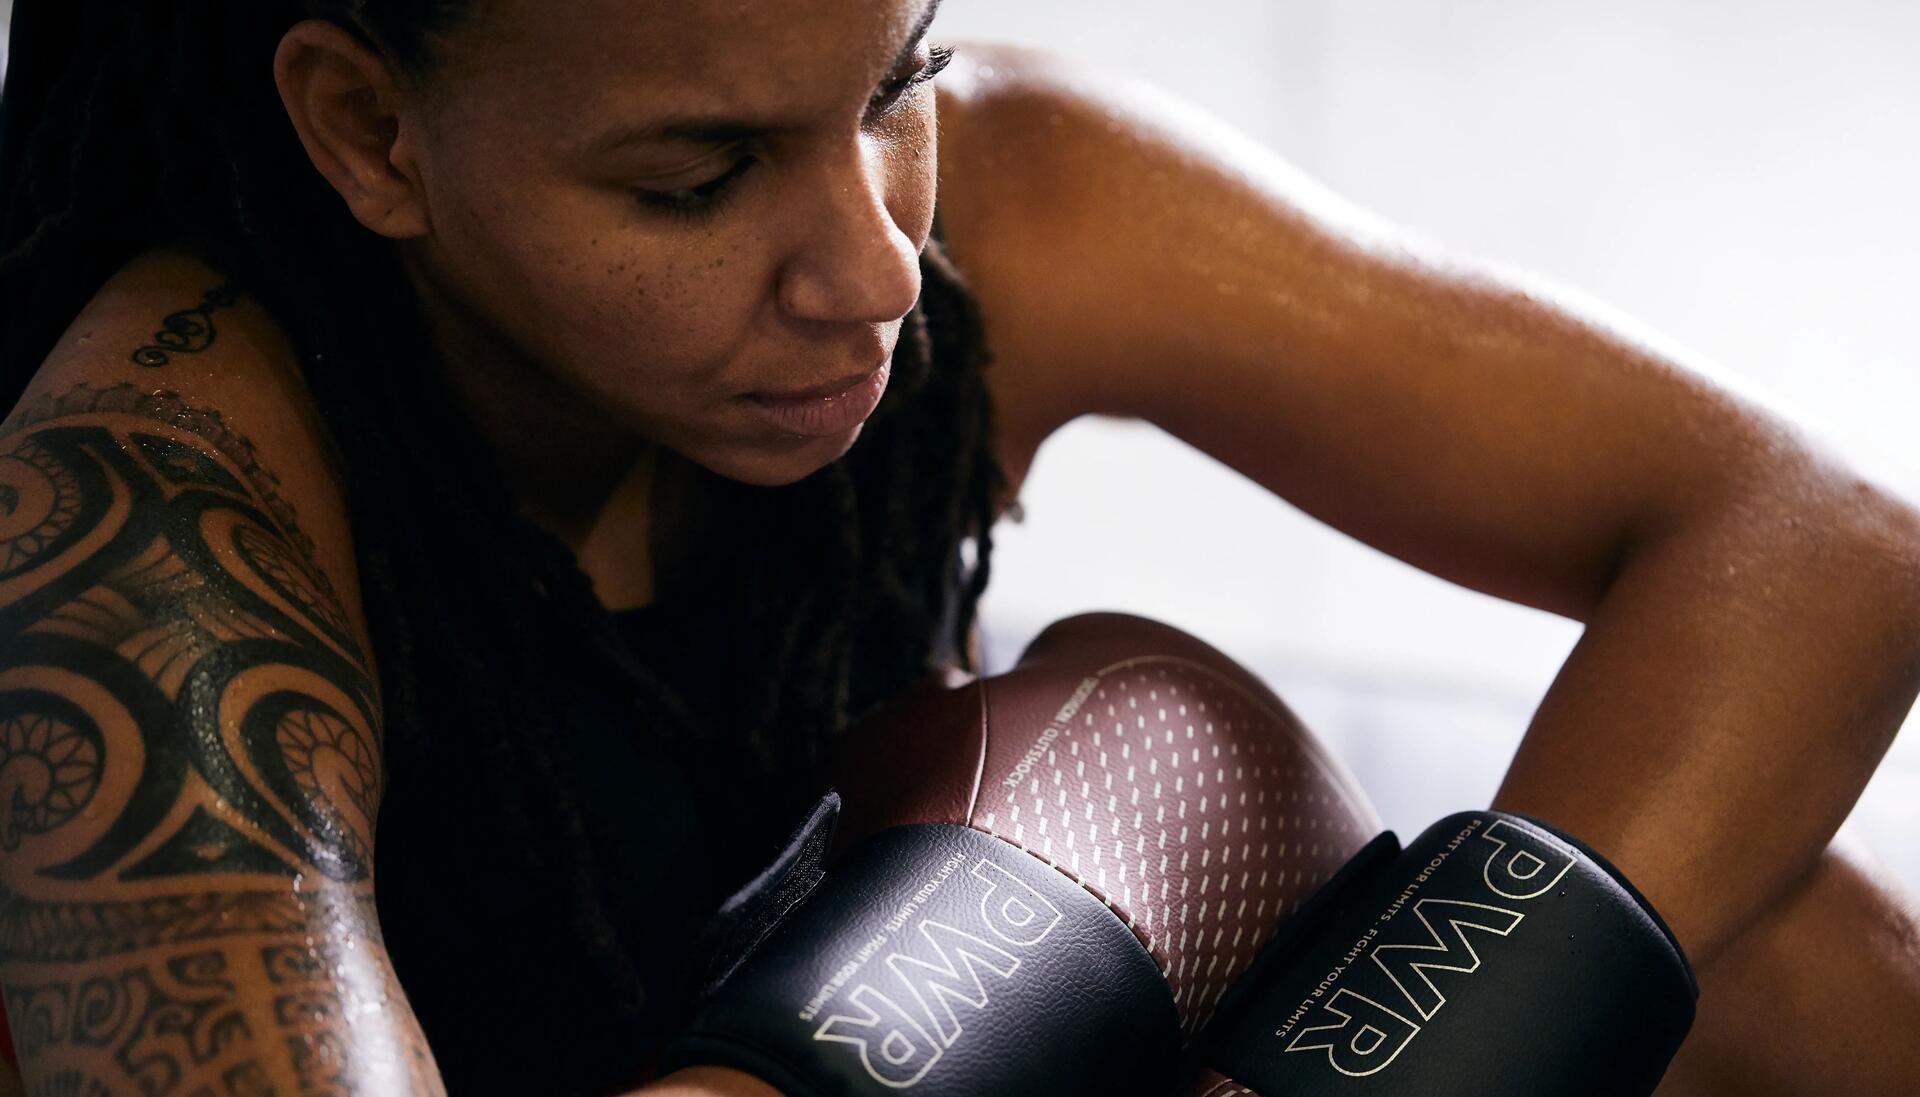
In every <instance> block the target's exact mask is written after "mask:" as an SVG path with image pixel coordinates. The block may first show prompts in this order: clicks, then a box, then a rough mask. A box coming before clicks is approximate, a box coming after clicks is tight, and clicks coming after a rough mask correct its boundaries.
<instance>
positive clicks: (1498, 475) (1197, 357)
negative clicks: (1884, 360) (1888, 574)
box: [942, 48, 1836, 616]
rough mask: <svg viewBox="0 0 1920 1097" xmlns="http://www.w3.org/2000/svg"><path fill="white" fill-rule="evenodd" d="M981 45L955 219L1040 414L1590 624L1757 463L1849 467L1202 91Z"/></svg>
mask: <svg viewBox="0 0 1920 1097" xmlns="http://www.w3.org/2000/svg"><path fill="white" fill-rule="evenodd" d="M965 52H969V51H963V53H965ZM971 52H974V54H975V56H976V59H978V58H980V57H982V56H984V57H985V59H986V60H988V61H990V62H991V69H992V76H991V77H983V76H982V75H981V73H980V72H979V70H978V69H975V70H972V71H969V70H966V69H963V68H961V67H960V66H958V65H956V69H958V70H959V73H958V75H957V77H955V82H954V83H953V84H952V85H951V89H952V90H951V91H950V93H949V98H950V99H951V101H952V103H953V106H952V107H951V109H945V110H944V111H943V118H942V122H943V128H942V140H943V141H947V140H949V135H952V138H953V140H954V141H955V142H956V143H955V145H954V147H951V148H947V149H943V160H944V161H946V162H947V165H948V166H947V167H946V169H945V170H946V174H945V175H944V176H943V186H944V187H945V189H944V190H943V193H942V210H943V216H944V217H945V218H946V219H947V220H948V222H949V224H950V226H951V235H952V237H953V239H954V242H955V260H956V262H957V263H959V265H960V266H961V267H962V268H963V269H964V270H966V271H967V272H968V274H969V277H970V279H971V280H972V282H973V284H974V286H975V287H976V290H977V291H978V292H979V294H980V297H981V309H982V313H983V315H984V316H985V318H986V326H987V332H988V336H989V338H990V339H991V340H993V342H994V344H995V346H996V348H997V351H998V354H999V358H1000V359H1001V366H1002V367H1003V368H1002V369H1001V370H1000V371H999V372H1000V376H999V377H998V378H997V380H996V382H995V383H996V384H998V385H1000V386H1001V390H1002V391H1001V393H1000V394H999V395H1000V396H1001V397H1002V398H1003V399H1004V400H1005V402H1007V403H1009V404H1011V405H1014V406H1016V407H1017V409H1018V410H1017V411H1016V412H1015V413H1014V415H1015V418H1016V419H1020V418H1024V419H1025V420H1027V421H1030V422H1031V423H1032V424H1034V426H1031V427H1029V428H1028V429H1029V430H1030V431H1031V430H1037V431H1041V432H1044V431H1046V430H1050V429H1052V427H1055V426H1058V425H1059V424H1061V423H1064V422H1066V421H1067V420H1069V419H1071V418H1073V417H1074V416H1077V415H1081V414H1087V413H1096V414H1107V415H1118V416H1128V417H1138V418H1142V419H1147V420H1151V421H1152V422H1154V423H1156V424H1157V425H1159V426H1161V427H1163V428H1165V429H1166V430H1168V431H1169V432H1170V433H1172V434H1174V435H1176V436H1178V437H1180V438H1182V439H1184V440H1186V441H1187V442H1189V443H1191V444H1193V445H1194V446H1196V447H1198V448H1200V449H1201V450H1203V451H1205V452H1207V453H1209V454H1211V455H1213V456H1214V457H1216V458H1218V459H1220V460H1221V461H1223V462H1224V463H1226V464H1228V465H1230V466H1231V467H1233V468H1235V469H1237V470H1239V471H1240V472H1242V473H1244V474H1246V475H1247V476H1249V477H1250V478H1252V479H1254V480H1256V481H1257V482H1259V483H1261V484H1263V485H1265V486H1267V487H1268V488H1270V489H1271V490H1273V491H1274V492H1275V493H1277V494H1279V495H1281V496H1282V497H1284V498H1286V499H1287V500H1289V501H1290V502H1292V503H1294V504H1295V505H1297V506H1299V507H1301V508H1302V509H1304V510H1306V511H1307V512H1309V513H1312V514H1314V515H1315V516H1316V517H1318V518H1320V519H1322V520H1323V521H1326V522H1327V523H1329V524H1330V525H1333V526H1335V527H1337V528H1339V529H1342V530H1344V531H1346V532H1347V533H1349V534H1351V535H1353V536H1355V537H1357V538H1359V539H1360V540H1362V541H1365V542H1367V543H1369V544H1372V545H1374V546H1375V547H1377V548H1380V549H1382V550H1384V551H1386V552H1389V553H1391V554H1393V555H1395V556H1398V557H1400V558H1401V559H1404V560H1407V561H1409V562H1411V563H1414V564H1416V565H1418V566H1421V567H1423V568H1425V569H1427V570H1429V571H1431V572H1434V573H1436V574H1439V575H1442V576H1445V577H1447V578H1450V579H1453V580H1455V581H1458V582H1461V583H1464V584H1467V585H1470V586H1474V587H1476V588H1478V589H1481V590H1485V591H1488V592H1490V593H1495V594H1499V595H1502V596H1504V597H1508V598H1511V599H1514V600H1516V601H1522V602H1527V603H1529V604H1532V605H1536V606H1542V607H1545V608H1549V609H1553V610H1556V611H1558V612H1562V613H1567V614H1569V615H1574V616H1582V615H1584V611H1585V610H1586V609H1587V608H1588V607H1589V606H1590V605H1591V604H1592V602H1593V601H1594V599H1596V598H1597V596H1598V595H1599V593H1600V592H1601V591H1602V590H1603V589H1604V587H1605V584H1606V583H1607V581H1608V580H1609V578H1610V575H1611V572H1612V569H1613V567H1614V566H1615V564H1616V563H1617V559H1618V558H1619V556H1620V554H1621V553H1622V551H1623V550H1624V549H1625V547H1626V546H1627V544H1629V543H1630V542H1631V541H1632V540H1634V539H1635V538H1639V537H1646V536H1650V535H1651V533H1652V532H1653V531H1656V530H1658V529H1661V528H1664V527H1665V526H1666V525H1667V524H1669V523H1673V522H1675V521H1677V520H1679V519H1681V518H1683V517H1684V516H1685V515H1686V514H1687V513H1689V512H1698V511H1700V510H1702V509H1705V508H1711V507H1714V506H1716V505H1719V504H1720V503H1721V502H1722V501H1725V500H1729V499H1731V498H1732V497H1733V496H1734V495H1735V494H1737V493H1738V492H1740V491H1742V490H1746V489H1747V488H1749V487H1750V486H1751V484H1752V481H1753V480H1754V479H1755V478H1756V477H1761V478H1764V477H1776V478H1777V477H1789V478H1790V477H1822V476H1831V475H1835V474H1836V473H1835V472H1834V469H1835V467H1836V466H1830V465H1829V466H1819V464H1818V463H1817V462H1809V461H1808V460H1807V456H1808V454H1809V450H1808V449H1807V448H1806V447H1805V446H1804V444H1803V443H1802V442H1801V441H1800V440H1798V438H1797V437H1796V435H1797V434H1798V431H1797V428H1794V427H1793V426H1792V425H1791V424H1790V423H1789V421H1788V420H1786V419H1784V418H1782V417H1780V416H1778V415H1775V414H1769V413H1767V412H1763V411H1762V410H1761V404H1760V402H1759V401H1756V400H1753V399H1750V398H1746V397H1743V396H1741V395H1739V394H1738V393H1737V392H1736V390H1735V388H1734V386H1733V385H1732V384H1730V383H1729V382H1728V381H1727V380H1726V379H1725V378H1724V377H1716V376H1713V375H1712V374H1711V372H1710V370H1709V369H1708V368H1707V367H1704V366H1703V365H1701V364H1699V363H1696V362H1690V361H1687V360H1686V359H1685V357H1684V356H1683V355H1682V354H1680V353H1678V352H1676V351H1674V350H1673V349H1672V348H1670V347H1666V346H1663V345H1661V344H1660V343H1659V342H1658V341H1657V340H1654V339H1652V338H1649V337H1647V336H1645V335H1644V334H1642V333H1638V332H1635V331H1633V330H1632V329H1631V328H1630V326H1629V325H1627V324H1625V323H1623V322H1621V321H1619V320H1618V319H1617V318H1612V317H1609V316H1607V315H1605V314H1604V313H1603V312H1602V311H1601V310H1599V309H1598V308H1596V307H1594V306H1592V305H1590V304H1585V303H1577V302H1574V301H1572V300H1571V299H1569V298H1567V297H1565V296H1563V295H1558V294H1555V293H1553V292H1551V291H1549V290H1548V289H1546V288H1545V287H1543V286H1541V285H1539V284H1538V283H1536V282H1533V281H1531V280H1528V279H1525V278H1523V277H1520V276H1517V275H1514V274H1512V273H1502V272H1498V271H1495V270H1493V269H1491V268H1489V267H1486V266H1482V265H1475V264H1472V263H1468V262H1465V261H1462V260H1459V259H1455V258H1452V257H1449V256H1446V255H1444V254H1442V253H1441V252H1439V251H1438V250H1437V249H1435V248H1433V247H1431V246H1429V245H1427V244H1426V243H1424V242H1422V241H1419V240H1417V239H1414V238H1412V237H1410V236H1407V235H1405V234H1402V233H1398V232H1395V231H1393V230H1390V229H1388V228H1387V227H1385V226H1383V225H1381V224H1379V223H1378V222H1376V221H1374V220H1372V219H1371V218H1369V217H1367V216H1366V215H1364V214H1361V213H1359V212H1357V211H1355V210H1354V209H1352V208H1351V207H1349V206H1348V205H1346V204H1345V203H1343V202H1342V201H1340V200H1339V199H1338V198H1336V197H1334V196H1332V195H1330V194H1328V193H1327V192H1326V191H1324V190H1323V189H1322V188H1320V187H1318V186H1317V185H1315V184H1314V183H1312V182H1311V181H1309V180H1307V179H1305V178H1304V177H1302V176H1301V175H1300V174H1299V173H1298V172H1297V171H1295V170H1294V169H1293V168H1291V167H1290V166H1289V165H1287V164H1286V163H1285V162H1283V161H1282V160H1281V159H1280V158H1279V157H1278V156H1276V155H1274V154H1273V153H1272V152H1271V151H1269V150H1267V149H1265V148H1262V147H1261V146H1259V145H1258V144H1257V143H1255V142H1253V141H1251V140H1249V139H1247V138H1244V137H1242V136H1240V135H1238V134H1235V133H1233V132H1231V131H1230V130H1228V129H1227V128H1226V127H1225V126H1223V125H1221V124H1220V123H1218V122H1216V121H1214V120H1212V119H1209V118H1207V117H1205V116H1203V115H1201V114H1199V112H1197V111H1193V110H1191V109H1189V108H1185V107H1182V106H1180V105H1178V104H1176V103H1173V102H1172V101H1171V100H1169V99H1167V98H1166V97H1164V96H1162V95H1159V94H1157V93H1155V92H1152V91H1151V90H1149V89H1146V88H1144V87H1141V86H1138V85H1133V84H1126V83H1121V82H1118V81H1115V80H1112V79H1110V78H1104V77H1100V76H1096V75H1094V74H1090V73H1088V72H1085V71H1083V70H1080V69H1078V68H1075V67H1073V66H1070V65H1068V64H1066V63H1064V62H1061V61H1058V60H1056V59H1053V58H1050V57H1047V56H1045V55H1040V54H1034V53H1030V52H1027V51H1019V50H1007V49H1001V48H989V49H987V50H986V51H985V52H984V53H983V52H982V51H978V50H976V51H971ZM949 76H950V77H953V76H954V74H953V73H950V74H949ZM949 116H951V117H952V118H953V119H954V120H955V123H956V124H954V125H952V126H949V125H947V121H948V117H949ZM1569 215H1570V216H1571V215H1572V211H1570V212H1569ZM969 240H971V241H972V242H973V246H972V247H970V248H969V247H966V246H965V244H966V242H967V241H969Z"/></svg>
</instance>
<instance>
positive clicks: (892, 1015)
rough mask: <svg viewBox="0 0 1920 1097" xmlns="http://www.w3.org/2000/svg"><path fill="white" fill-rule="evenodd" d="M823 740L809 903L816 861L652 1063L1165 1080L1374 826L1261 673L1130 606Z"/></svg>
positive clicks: (807, 1085)
mask: <svg viewBox="0 0 1920 1097" xmlns="http://www.w3.org/2000/svg"><path fill="white" fill-rule="evenodd" d="M837 753H838V756H839V760H838V761H837V763H836V765H835V772H837V773H838V774H839V775H840V777H841V780H840V781H839V782H838V785H839V788H840V793H841V797H842V800H843V802H844V803H843V807H842V809H841V816H840V825H839V830H840V836H839V838H838V840H836V841H835V842H834V847H835V852H834V854H833V855H832V856H831V857H830V858H829V864H828V867H827V868H826V870H825V874H824V877H823V878H821V879H820V880H819V883H818V885H817V886H816V887H813V888H812V890H811V893H810V894H807V895H806V896H805V898H804V899H802V900H801V901H799V902H798V903H797V905H794V904H792V903H790V902H788V901H787V899H790V898H791V896H792V894H793V892H794V890H795V889H794V888H793V887H792V886H791V884H790V883H789V882H790V881H792V880H795V879H799V880H803V881H810V880H811V876H810V874H808V873H806V872H795V871H781V872H776V873H775V874H774V875H773V876H772V877H770V879H772V880H775V881H778V884H777V886H773V885H769V887H770V888H771V891H770V893H782V894H785V895H786V896H787V898H786V899H781V900H779V901H775V902H772V903H769V904H767V906H768V909H770V910H774V911H776V912H778V915H779V916H778V917H777V918H773V919H769V918H765V917H751V918H745V919H741V921H742V922H743V923H744V924H745V925H746V926H748V927H749V928H748V929H747V931H746V935H747V936H749V937H760V936H761V935H762V932H763V930H764V937H763V939H760V940H759V941H758V943H757V946H756V947H753V948H752V949H751V951H750V952H749V953H748V954H747V955H746V956H745V958H744V959H743V960H740V961H739V962H738V963H726V964H723V965H722V966H723V967H726V968H728V969H729V973H728V974H727V975H726V976H725V977H724V978H723V979H722V980H721V981H720V983H719V985H718V987H717V988H716V989H715V990H714V991H713V993H711V994H710V995H709V996H708V998H707V1000H706V1001H705V1002H704V1003H703V1005H702V1006H701V1008H700V1009H699V1011H698V1013H697V1015H696V1017H695V1020H694V1022H693V1024H692V1025H691V1026H690V1027H689V1028H688V1030H687V1031H685V1032H684V1033H683V1034H682V1035H681V1036H680V1037H678V1038H677V1039H676V1040H675V1041H674V1042H673V1043H672V1044H671V1045H670V1046H669V1048H668V1051H667V1054H666V1056H665V1060H664V1062H663V1067H664V1069H665V1070H666V1071H671V1070H674V1069H679V1068H681V1067H686V1066H693V1065H699V1064H713V1065H722V1066H728V1067H732V1068H734V1069H738V1070H744V1071H746V1072H748V1073H751V1074H754V1075H757V1076H758V1077H760V1078H762V1079H764V1080H765V1081H767V1082H768V1083H770V1084H772V1085H773V1086H774V1087H775V1088H777V1089H780V1090H781V1091H782V1092H783V1093H786V1094H788V1095H790V1097H815V1095H828V1094H835V1095H838V1094H868V1093H872V1094H878V1093H890V1092H894V1091H901V1090H907V1091H911V1092H913V1093H916V1094H927V1095H931V1097H961V1095H966V1097H977V1095H981V1094H995V1095H1000V1097H1018V1095H1020V1094H1028V1093H1046V1094H1048V1095H1049V1097H1072V1095H1077V1094H1085V1095H1087V1097H1094V1095H1100V1097H1108V1095H1111V1094H1115V1093H1143V1092H1152V1091H1154V1090H1156V1089H1165V1088H1166V1087H1168V1086H1170V1085H1172V1084H1173V1082H1174V1080H1175V1072H1176V1071H1177V1069H1178V1064H1179V1059H1178V1053H1179V1047H1180V1043H1181V1039H1182V1035H1183V1033H1184V1032H1191V1031H1194V1030H1196V1029H1197V1028H1198V1026H1199V1024H1200V1022H1201V1021H1202V1020H1204V1018H1205V1017H1207V1016H1209V1015H1210V1014H1211V1011H1212V1009H1213V1007H1214V1006H1215V1005H1216V1004H1217V1002H1218V1000H1219V996H1220V995H1221V994H1222V993H1223V992H1224V991H1225V989H1226V987H1227V986H1228V985H1230V983H1231V981H1232V978H1233V976H1235V975H1236V974H1238V973H1239V972H1241V971H1243V970H1245V968H1246V967H1247V965H1248V964H1250V963H1251V962H1252V960H1253V958H1254V957H1255V956H1256V955H1257V954H1258V952H1259V948H1260V946H1261V945H1262V944H1263V943H1264V942H1265V941H1266V939H1267V936H1268V935H1269V934H1270V933H1271V931H1272V927H1273V925H1274V924H1275V923H1276V922H1278V920H1279V919H1280V917H1281V916H1282V915H1283V914H1284V913H1285V912H1286V911H1288V910H1291V909H1292V908H1293V907H1294V906H1295V905H1297V903H1298V902H1299V900H1300V899H1302V898H1304V897H1305V896H1307V895H1309V894H1311V893H1312V892H1313V890H1314V889H1315V888H1317V887H1318V885H1319V883H1320V882H1322V881H1324V880H1325V879H1326V878H1327V877H1328V876H1330V875H1331V874H1332V872H1333V871H1334V869H1335V868H1336V867H1337V866H1338V865H1339V864H1341V863H1342V862H1344V861H1345V860H1346V859H1347V858H1349V857H1350V856H1351V855H1352V853H1353V852H1354V850H1356V849H1358V848H1359V846H1360V844H1361V842H1362V841H1363V836H1364V835H1366V834H1368V833H1372V832H1373V831H1375V830H1377V829H1378V824H1377V822H1374V820H1373V815H1372V812H1371V810H1370V809H1368V808H1367V807H1366V805H1365V801H1364V799H1362V798H1361V797H1360V796H1359V794H1358V792H1357V790H1355V789H1354V788H1353V786H1352V785H1351V784H1350V782H1349V780H1348V778H1346V776H1345V775H1344V773H1342V772H1341V771H1340V770H1339V769H1338V767H1337V766H1335V765H1334V764H1333V763H1331V761H1330V760H1328V759H1327V758H1326V757H1325V755H1323V754H1322V753H1320V751H1319V750H1318V748H1317V746H1316V745H1315V744H1314V743H1313V742H1312V740H1311V738H1310V737H1309V736H1307V735H1306V734H1305V733H1304V731H1302V730H1301V729H1300V727H1299V725H1298V723H1297V722H1296V721H1295V720H1294V719H1293V717H1292V716H1291V714H1290V713H1288V712H1287V711H1286V709H1285V707H1284V706H1283V705H1282V704H1281V703H1280V702H1279V701H1278V700H1277V699H1276V698H1274V697H1273V696H1272V694H1271V693H1269V692H1268V691H1267V690H1266V689H1265V687H1264V686H1262V685H1261V684H1260V683H1259V681H1258V680H1257V679H1255V678H1254V677H1253V676H1251V675H1250V674H1248V673H1247V672H1246V671H1244V670H1242V669H1241V668H1239V667H1238V666H1236V665H1235V664H1234V663H1233V662H1232V661H1231V660H1229V659H1227V658H1226V657H1225V656H1223V655H1221V654H1220V653H1219V652H1217V651H1214V650H1213V649H1212V648H1210V647H1208V646H1207V645H1205V644H1203V643H1201V642H1200V641H1198V640H1196V639H1194V638H1193V637H1191V636H1188V635H1186V634H1184V633H1181V632H1179V631H1178V630H1175V629H1172V628H1168V627H1167V626H1164V625H1159V624H1157V623H1154V622H1151V621H1145V620H1143V619H1140V618H1133V617H1126V616H1122V615H1118V614H1092V615H1086V616H1082V617H1077V618H1071V619H1069V620H1067V621H1063V622H1058V623H1056V624H1055V625H1053V626H1051V627H1050V628H1048V629H1047V630H1046V631H1045V632H1043V633H1042V634H1041V636H1040V637H1039V638H1037V639H1036V640H1035V641H1034V643H1033V644H1031V645H1029V647H1028V649H1027V651H1026V652H1025V653H1024V654H1023V655H1022V657H1021V660H1020V663H1019V664H1018V665H1017V666H1016V667H1015V668H1014V669H1013V670H1011V671H1009V672H1008V673H1006V674H1004V675H1000V676H998V677H995V678H992V679H986V680H981V681H974V682H970V683H967V684H966V685H964V686H962V687H960V688H958V689H952V688H940V687H935V686H931V685H929V686H926V687H923V688H920V689H917V690H914V691H910V692H909V693H908V694H907V695H906V696H905V697H903V698H901V699H899V700H897V701H896V702H894V703H893V704H891V705H889V706H888V707H887V708H886V709H884V710H882V711H881V712H880V713H878V714H876V715H875V717H874V718H873V719H871V720H869V721H866V722H865V723H864V724H863V725H862V726H861V727H860V728H858V729H855V730H854V731H853V732H851V733H850V734H849V735H847V736H846V737H844V739H843V741H842V742H841V744H840V745H839V749H838V751H837ZM812 834H813V836H812V837H811V838H808V839H805V840H802V841H800V842H798V843H797V844H796V846H795V847H794V849H795V850H799V851H802V852H799V853H793V854H792V855H791V856H790V858H789V859H790V860H793V861H794V863H795V864H799V865H805V864H806V863H808V861H809V860H810V856H811V855H809V854H806V853H805V852H804V850H805V849H807V848H809V847H811V848H817V847H819V846H820V845H821V844H823V842H822V839H821V838H820V837H819V831H818V829H817V827H816V829H815V830H814V831H813V832H812ZM790 852H791V851H790ZM762 890H768V889H762ZM789 908H790V909H789ZM770 922H771V923H774V924H770V925H769V924H768V923H770Z"/></svg>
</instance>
